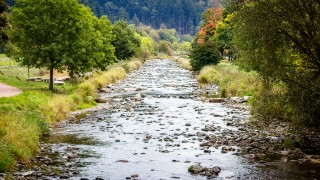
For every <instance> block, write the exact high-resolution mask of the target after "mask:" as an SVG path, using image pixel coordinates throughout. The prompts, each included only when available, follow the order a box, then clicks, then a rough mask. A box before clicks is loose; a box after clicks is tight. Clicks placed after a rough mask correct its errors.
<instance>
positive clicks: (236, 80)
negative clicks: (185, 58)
mask: <svg viewBox="0 0 320 180" xmlns="http://www.w3.org/2000/svg"><path fill="white" fill-rule="evenodd" d="M197 80H198V82H199V83H200V85H201V86H206V85H212V84H214V85H217V86H219V95H220V97H232V96H252V95H253V93H254V91H255V89H256V87H257V85H258V82H259V81H258V78H257V75H256V74H255V73H254V72H245V71H241V70H239V69H238V68H237V67H236V66H233V65H231V64H230V63H220V64H218V65H217V66H206V67H204V68H203V69H202V70H201V71H200V73H199V76H198V79H197Z"/></svg>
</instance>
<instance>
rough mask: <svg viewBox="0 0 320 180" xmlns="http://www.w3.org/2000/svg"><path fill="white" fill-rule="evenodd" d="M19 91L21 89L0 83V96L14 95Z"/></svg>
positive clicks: (20, 91) (19, 92)
mask: <svg viewBox="0 0 320 180" xmlns="http://www.w3.org/2000/svg"><path fill="white" fill-rule="evenodd" d="M21 93H22V90H21V89H18V88H15V87H12V86H9V85H6V84H2V83H0V98H2V97H10V96H15V95H18V94H21Z"/></svg>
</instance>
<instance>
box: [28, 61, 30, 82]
mask: <svg viewBox="0 0 320 180" xmlns="http://www.w3.org/2000/svg"><path fill="white" fill-rule="evenodd" d="M29 79H30V65H29V64H28V83H29V81H30V80H29Z"/></svg>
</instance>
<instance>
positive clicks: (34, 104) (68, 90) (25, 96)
mask: <svg viewBox="0 0 320 180" xmlns="http://www.w3.org/2000/svg"><path fill="white" fill-rule="evenodd" d="M3 62H4V61H3ZM5 65H7V64H5ZM141 65H142V62H141V61H140V60H131V61H126V62H121V63H118V64H115V65H111V66H109V67H108V69H107V71H104V72H94V73H92V74H91V75H88V76H86V77H85V78H84V79H80V80H79V81H77V82H66V85H64V86H56V87H55V88H56V93H51V92H49V91H48V90H47V88H48V84H47V83H44V82H30V83H27V82H26V81H25V78H26V77H25V76H26V75H25V76H22V75H21V73H20V74H18V75H16V72H23V74H26V73H25V72H26V70H25V68H21V67H18V66H11V67H10V68H3V67H2V68H0V70H1V71H2V72H3V73H4V75H2V74H0V82H3V83H5V84H8V85H11V86H15V87H18V88H20V89H22V90H23V93H22V94H21V95H18V96H15V97H9V98H0V172H5V171H8V170H10V169H12V168H13V167H14V165H15V163H16V161H22V162H27V161H28V160H29V158H30V157H31V156H32V155H34V154H35V153H36V152H37V150H38V143H39V140H40V138H41V136H43V135H47V134H49V128H50V127H51V126H52V125H54V124H55V123H57V122H59V121H61V120H64V119H66V118H67V116H68V115H69V114H70V112H72V111H75V110H78V109H85V108H89V107H93V106H95V105H96V103H95V101H94V98H95V97H96V96H97V89H99V88H102V87H105V86H106V85H108V84H112V83H114V82H116V81H117V80H120V79H123V78H125V77H126V75H127V73H129V72H130V71H132V70H135V69H138V68H139V67H140V66H141ZM30 72H31V73H32V74H34V73H37V72H39V70H35V69H31V71H30ZM16 76H18V78H19V79H21V80H19V79H18V78H17V77H16Z"/></svg>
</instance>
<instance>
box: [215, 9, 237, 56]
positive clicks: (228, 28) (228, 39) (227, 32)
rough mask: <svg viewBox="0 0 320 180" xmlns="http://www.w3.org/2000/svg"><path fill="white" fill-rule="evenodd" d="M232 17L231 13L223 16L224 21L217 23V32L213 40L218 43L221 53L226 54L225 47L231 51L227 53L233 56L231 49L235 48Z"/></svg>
mask: <svg viewBox="0 0 320 180" xmlns="http://www.w3.org/2000/svg"><path fill="white" fill-rule="evenodd" d="M232 17H233V14H229V15H227V16H226V17H225V18H223V20H222V21H219V22H218V23H217V28H216V33H215V34H214V36H213V40H214V41H215V42H216V43H217V45H218V49H219V51H220V53H221V54H225V49H228V50H229V51H228V53H227V54H226V55H228V56H230V57H231V56H232V54H231V53H230V50H231V49H233V43H232V38H233V34H232V24H231V21H232Z"/></svg>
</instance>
